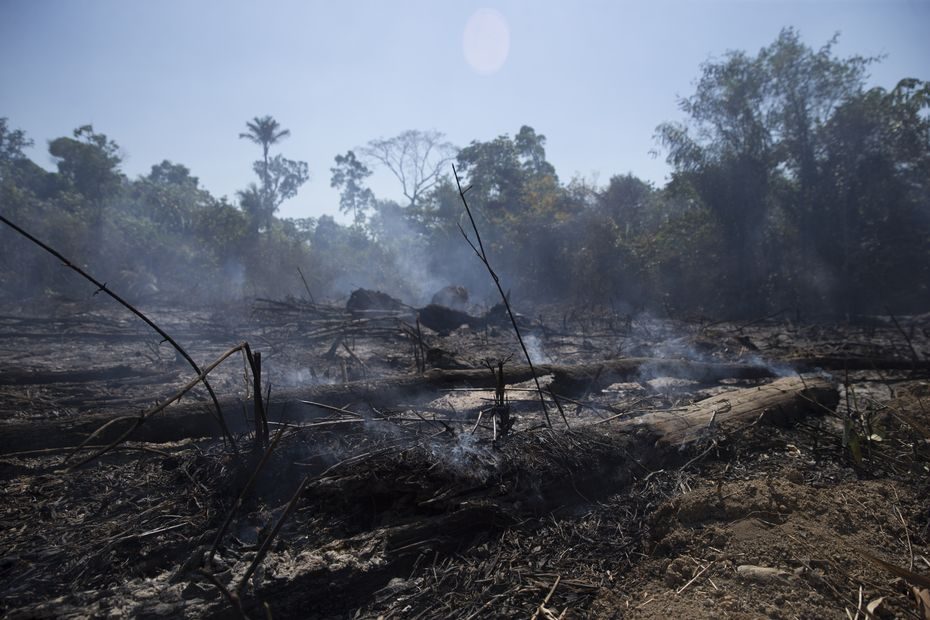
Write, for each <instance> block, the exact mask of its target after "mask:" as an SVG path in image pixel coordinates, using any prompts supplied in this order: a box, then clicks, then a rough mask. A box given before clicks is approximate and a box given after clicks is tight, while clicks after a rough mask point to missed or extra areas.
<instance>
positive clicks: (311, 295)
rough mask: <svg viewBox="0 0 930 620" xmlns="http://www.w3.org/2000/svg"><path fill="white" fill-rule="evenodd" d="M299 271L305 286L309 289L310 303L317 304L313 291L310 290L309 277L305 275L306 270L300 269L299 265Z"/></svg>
mask: <svg viewBox="0 0 930 620" xmlns="http://www.w3.org/2000/svg"><path fill="white" fill-rule="evenodd" d="M297 273H299V274H300V279H301V280H302V281H303V283H304V288H305V289H307V296H308V297H310V303H311V304H313V305H314V306H315V305H316V302H315V301H314V300H313V293H311V292H310V285H309V284H307V278H305V277H304V272H303V271H301V270H300V266H298V267H297Z"/></svg>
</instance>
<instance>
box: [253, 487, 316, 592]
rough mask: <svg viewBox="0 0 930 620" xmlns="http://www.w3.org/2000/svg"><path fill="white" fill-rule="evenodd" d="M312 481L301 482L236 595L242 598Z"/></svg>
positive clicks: (259, 550)
mask: <svg viewBox="0 0 930 620" xmlns="http://www.w3.org/2000/svg"><path fill="white" fill-rule="evenodd" d="M309 481H310V477H309V476H304V479H303V480H301V481H300V486H298V487H297V490H296V491H295V492H294V495H293V497H291V501H289V502H288V503H287V507H286V508H285V509H284V512H283V513H281V516H280V517H278V520H277V522H276V523H275V524H274V527H273V528H271V532H269V534H268V536H266V537H265V540H263V541H262V544H261V547H259V549H258V553H256V554H255V559H254V560H252V563H251V564H250V565H249V568H248V570H246V571H245V574H244V575H243V576H242V580H241V581H240V582H239V585H238V586H237V587H236V593H237V594H239V595H240V596H241V594H242V591H243V590H244V589H245V587H246V585H248V583H249V579H250V578H251V577H252V573H254V572H255V569H256V568H258V565H259V564H261V563H262V560H264V559H265V555H266V554H267V553H268V550H269V549H270V548H271V543H272V542H273V541H274V539H275V536H277V535H278V532H279V531H280V530H281V528H282V527H283V526H284V523H285V521H287V518H288V517H289V516H291V513H292V512H294V508H296V507H297V501H298V500H299V499H300V496H301V495H302V494H303V492H304V487H306V486H307V483H308V482H309Z"/></svg>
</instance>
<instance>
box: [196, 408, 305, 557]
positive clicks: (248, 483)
mask: <svg viewBox="0 0 930 620" xmlns="http://www.w3.org/2000/svg"><path fill="white" fill-rule="evenodd" d="M286 428H287V427H286V426H282V427H281V428H279V429H278V432H277V433H275V435H274V439H273V440H272V441H271V445H270V446H268V449H267V450H265V454H263V455H262V458H261V460H260V461H259V462H258V464H257V465H256V466H255V469H254V470H253V471H252V475H251V476H249V479H248V480H247V481H246V483H245V486H244V487H242V490H241V491H240V492H239V497H237V498H236V502H235V503H234V504H233V506H232V508H230V509H229V514H228V515H226V520H225V521H223V525H222V526H220V529H219V531H217V533H216V538H214V539H213V546H212V547H210V553H209V554H208V555H207V565H212V564H213V557H214V556H215V555H216V550H217V549H218V548H219V546H220V542H221V541H222V540H223V536H224V535H225V534H226V530H228V529H229V525H230V523H232V520H233V517H234V516H236V512H237V511H238V510H239V508H240V507H241V506H242V502H243V500H244V499H245V496H246V494H247V493H248V492H249V491H251V490H252V486H253V485H254V484H255V481H256V480H257V479H258V474H259V473H260V472H261V471H262V468H263V467H265V464H266V463H267V462H268V459H269V458H270V457H271V453H272V452H274V449H275V448H276V447H278V442H279V441H281V436H282V435H284V429H286Z"/></svg>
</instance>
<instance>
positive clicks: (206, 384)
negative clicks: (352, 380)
mask: <svg viewBox="0 0 930 620" xmlns="http://www.w3.org/2000/svg"><path fill="white" fill-rule="evenodd" d="M0 222H3V223H4V224H6V225H7V226H9V227H10V228H12V229H13V230H15V231H16V232H18V233H19V234H20V235H22V236H23V237H25V238H26V239H29V240H30V241H32V242H33V243H35V244H36V245H37V246H39V247H40V248H42V249H43V250H45V251H46V252H48V253H49V254H51V255H52V256H54V257H55V258H57V259H58V260H60V261H61V262H62V264H63V265H64V266H65V267H68V268H69V269H71V270H73V271H75V272H76V273H77V274H78V275H79V276H81V277H82V278H84V279H85V280H87V281H88V282H90V283H91V284H93V285H94V286H96V287H97V291H96V292H95V293H94V294H95V295H96V294H97V293H99V292H101V291H102V292H104V293H106V294H107V295H109V296H110V297H111V298H112V299H113V300H115V301H116V302H117V303H119V304H120V305H122V306H123V307H124V308H126V309H127V310H129V311H130V312H132V313H133V314H135V315H136V316H137V317H139V318H140V319H142V320H143V321H144V322H145V324H146V325H148V326H149V327H151V328H152V329H154V330H155V332H156V333H158V335H159V336H161V337H162V339H163V341H164V342H167V343H168V344H170V345H171V346H172V347H174V350H175V351H177V352H178V353H180V354H181V357H183V358H184V359H185V360H187V363H188V364H190V366H191V368H193V369H194V372H196V373H197V376H198V378H199V379H200V380H201V381H202V382H203V385H204V387H205V388H207V391H208V392H209V393H210V398H211V399H212V400H213V405H214V407H215V408H216V420H217V422H219V424H220V427H221V428H222V430H223V435H224V436H225V437H226V439H227V440H229V443H230V444H231V445H232V447H233V450H234V451H235V452H237V453H238V452H239V449H238V447H237V446H236V440H235V439H233V436H232V434H231V433H230V432H229V428H228V427H227V426H226V420H225V419H224V418H223V409H222V408H221V407H220V402H219V400H217V398H216V393H214V391H213V388H212V387H211V386H210V383H209V382H208V381H207V377H206V373H204V372H203V371H202V370H201V369H200V366H198V365H197V362H195V361H194V360H193V358H191V356H190V355H188V354H187V351H185V350H184V348H183V347H181V345H179V344H178V343H177V342H175V340H174V338H172V337H171V336H169V335H168V334H167V332H165V330H163V329H162V328H161V327H159V326H158V325H156V324H155V323H154V321H152V319H150V318H149V317H147V316H145V315H144V314H143V313H142V312H141V311H140V310H139V309H137V308H136V307H135V306H133V305H132V304H130V303H129V302H128V301H126V300H125V299H123V298H122V297H120V296H119V295H117V294H116V293H114V292H113V291H111V290H110V289H109V288H107V285H106V283H105V282H100V281H99V280H97V279H96V278H94V277H93V276H92V275H90V274H89V273H87V272H86V271H84V270H83V269H81V268H80V267H78V266H77V265H75V264H74V263H72V262H71V261H70V260H68V259H67V258H65V257H64V256H63V255H62V254H61V253H60V252H58V251H57V250H55V249H54V248H52V247H50V246H48V245H47V244H45V243H43V242H42V241H40V240H39V239H37V238H35V237H33V236H32V235H31V234H29V233H28V232H26V231H25V230H23V229H22V228H20V227H19V226H17V225H16V224H14V223H13V222H11V221H10V220H8V219H6V218H5V217H3V215H0Z"/></svg>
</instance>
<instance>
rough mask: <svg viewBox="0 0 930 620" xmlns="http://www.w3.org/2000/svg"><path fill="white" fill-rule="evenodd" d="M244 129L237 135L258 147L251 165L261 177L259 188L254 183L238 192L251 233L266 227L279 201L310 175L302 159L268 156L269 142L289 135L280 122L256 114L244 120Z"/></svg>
mask: <svg viewBox="0 0 930 620" xmlns="http://www.w3.org/2000/svg"><path fill="white" fill-rule="evenodd" d="M246 127H247V128H248V131H247V132H244V133H240V134H239V137H240V138H243V139H246V140H249V141H250V142H253V143H255V144H257V145H259V146H261V147H262V159H261V160H259V161H256V162H255V163H254V164H253V166H252V168H253V170H255V174H257V175H258V177H259V179H260V180H261V183H262V185H261V188H260V189H259V188H257V187H255V186H254V185H252V186H250V187H249V188H248V189H246V190H244V191H241V192H239V197H240V201H241V203H242V208H243V210H244V211H245V212H246V213H247V214H248V215H249V217H250V220H251V221H252V225H253V233H255V234H257V233H258V231H259V230H260V229H261V228H263V227H264V228H266V229H267V228H269V227H270V226H271V221H272V218H273V216H274V212H275V211H276V210H277V209H278V207H279V206H281V203H282V202H284V201H285V200H287V199H288V198H293V197H294V196H296V195H297V190H298V189H299V188H300V186H301V185H303V184H304V183H306V182H307V180H308V179H309V178H310V173H309V169H308V167H307V163H306V162H302V161H294V160H291V159H286V158H284V157H282V156H281V155H275V156H274V157H270V149H271V147H272V145H274V144H277V143H278V142H280V141H281V140H283V139H284V138H286V137H287V136H289V135H291V131H290V130H289V129H282V128H281V125H280V123H278V121H276V120H275V119H274V118H272V117H271V116H263V117H258V116H256V117H255V118H254V119H252V120H251V121H249V122H247V123H246Z"/></svg>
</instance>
